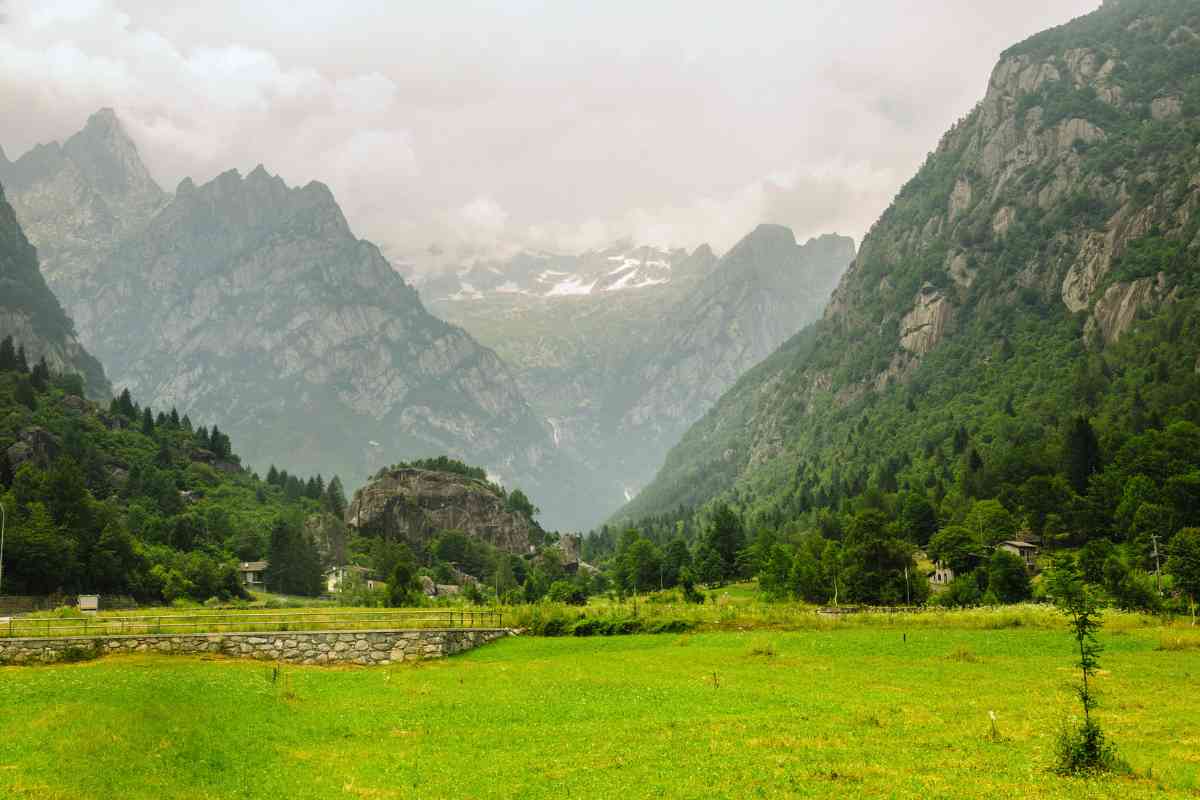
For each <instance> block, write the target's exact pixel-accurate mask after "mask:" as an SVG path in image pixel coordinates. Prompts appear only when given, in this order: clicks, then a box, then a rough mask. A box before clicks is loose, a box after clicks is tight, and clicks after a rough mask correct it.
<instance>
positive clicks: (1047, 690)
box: [0, 627, 1200, 799]
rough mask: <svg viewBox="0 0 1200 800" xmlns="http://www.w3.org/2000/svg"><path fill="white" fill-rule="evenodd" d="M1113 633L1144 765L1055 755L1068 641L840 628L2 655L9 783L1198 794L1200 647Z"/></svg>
mask: <svg viewBox="0 0 1200 800" xmlns="http://www.w3.org/2000/svg"><path fill="white" fill-rule="evenodd" d="M1104 642H1105V644H1106V646H1107V650H1106V652H1105V654H1104V656H1103V667H1104V670H1105V671H1104V673H1103V674H1102V676H1101V678H1100V684H1101V690H1102V692H1103V701H1102V703H1103V704H1102V707H1101V709H1100V712H1099V714H1100V718H1101V720H1102V721H1103V723H1104V725H1105V727H1106V729H1107V730H1108V732H1109V733H1110V735H1111V737H1112V738H1113V739H1114V741H1116V742H1117V744H1118V745H1119V746H1120V748H1121V752H1122V754H1123V755H1124V756H1125V757H1126V759H1127V760H1128V761H1129V762H1130V764H1131V765H1132V767H1133V769H1134V771H1135V774H1134V775H1133V776H1131V777H1123V778H1104V779H1097V780H1090V781H1085V780H1077V779H1066V778H1060V777H1057V776H1055V775H1053V774H1052V773H1051V772H1050V770H1049V765H1050V761H1051V758H1052V751H1053V740H1054V734H1055V731H1056V729H1057V727H1058V726H1059V724H1060V723H1061V722H1062V720H1063V719H1064V717H1065V715H1067V714H1069V713H1070V712H1072V711H1073V710H1074V708H1075V698H1074V696H1073V694H1072V691H1071V688H1070V681H1071V680H1072V679H1073V677H1074V673H1073V671H1072V670H1071V668H1070V665H1071V648H1070V642H1069V640H1068V638H1067V635H1066V634H1065V632H1064V631H1062V630H1057V631H1054V630H1033V629H1008V630H970V629H940V630H938V629H930V628H921V627H917V628H907V629H906V628H904V627H875V628H853V627H849V628H844V629H840V630H837V631H833V632H826V631H802V632H790V633H776V632H762V631H754V632H746V633H736V632H712V633H697V634H684V635H660V636H627V637H611V638H591V639H579V638H561V639H546V638H532V637H519V638H515V639H510V640H506V641H503V642H500V643H498V644H495V645H491V646H488V647H485V648H482V649H480V650H476V651H473V652H471V653H469V654H466V655H464V656H460V657H456V658H453V659H449V660H446V661H442V662H437V663H426V664H421V665H418V666H412V665H405V666H395V667H387V668H367V669H335V668H319V667H314V668H301V667H285V668H283V671H282V674H281V676H279V677H277V678H276V679H275V680H274V681H272V679H271V676H272V670H273V669H274V667H273V666H271V665H264V664H262V663H251V662H241V661H225V660H212V661H205V660H200V659H193V658H189V657H121V658H105V659H101V660H99V661H94V662H90V663H84V664H75V665H61V666H53V667H9V668H0V734H2V735H0V796H4V797H14V798H39V799H40V798H226V797H230V798H331V797H332V798H339V797H346V798H459V797H472V798H476V797H477V798H562V797H588V798H591V797H595V798H610V797H639V798H640V797H672V798H676V797H678V798H734V797H737V798H741V797H748V798H756V797H831V798H832V797H838V798H846V797H881V798H882V797H889V798H890V797H897V798H917V797H920V798H935V797H963V798H973V797H978V798H1001V797H1003V798H1007V797H1064V798H1067V797H1069V798H1080V797H1097V798H1098V797H1121V798H1123V799H1132V798H1143V797H1145V798H1149V797H1164V796H1176V797H1195V796H1197V795H1198V790H1200V693H1198V692H1196V691H1195V687H1196V685H1197V683H1198V681H1200V638H1198V637H1196V636H1194V635H1193V632H1191V631H1188V630H1183V629H1172V630H1170V631H1166V632H1161V631H1153V630H1142V629H1139V630H1132V631H1129V632H1118V633H1116V634H1115V635H1113V634H1110V635H1107V636H1105V637H1104ZM1164 644H1165V649H1164ZM989 711H995V712H996V715H997V718H998V727H999V732H1000V737H1001V738H1000V740H999V741H993V740H992V738H991V736H990V730H991V729H990V722H989V718H988V712H989Z"/></svg>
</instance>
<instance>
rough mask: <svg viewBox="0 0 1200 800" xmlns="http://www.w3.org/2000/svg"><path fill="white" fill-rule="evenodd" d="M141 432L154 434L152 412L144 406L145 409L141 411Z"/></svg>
mask: <svg viewBox="0 0 1200 800" xmlns="http://www.w3.org/2000/svg"><path fill="white" fill-rule="evenodd" d="M142 433H143V434H145V435H146V436H153V435H154V412H153V411H151V410H150V407H149V406H146V410H145V411H144V412H142Z"/></svg>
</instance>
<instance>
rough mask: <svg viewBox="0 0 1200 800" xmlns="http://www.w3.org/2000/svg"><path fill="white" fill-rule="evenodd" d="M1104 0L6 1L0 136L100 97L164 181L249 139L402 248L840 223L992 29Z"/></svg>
mask: <svg viewBox="0 0 1200 800" xmlns="http://www.w3.org/2000/svg"><path fill="white" fill-rule="evenodd" d="M1097 6H1098V0H1005V2H994V0H955V1H953V2H950V1H948V0H940V1H939V0H924V1H923V2H917V1H916V0H858V1H857V2H832V1H831V0H778V1H776V2H764V1H763V0H738V1H737V2H730V0H675V1H673V2H656V0H603V1H602V2H575V1H573V0H548V1H547V2H532V1H531V0H505V2H454V1H453V0H443V1H442V2H432V1H430V2H419V3H418V2H396V0H391V1H386V0H357V1H355V0H346V2H341V3H338V2H329V0H321V2H311V0H286V2H285V1H284V0H255V1H254V2H245V0H205V2H203V3H196V2H188V3H174V2H169V0H0V18H2V21H0V109H3V121H4V124H3V126H2V127H0V146H3V148H4V149H5V151H6V153H7V154H8V156H9V157H10V158H16V157H17V156H18V155H20V154H21V153H23V152H24V151H25V150H26V149H28V147H30V146H31V145H32V144H34V143H36V142H41V141H49V140H52V139H60V140H61V139H63V138H66V137H67V136H69V135H70V134H71V133H73V132H74V131H75V130H77V129H79V128H80V127H81V126H82V125H83V122H84V121H85V119H86V118H87V116H88V114H90V113H91V112H93V111H95V110H96V109H98V108H100V107H102V106H112V107H113V108H115V109H116V110H117V112H118V114H119V115H120V116H121V117H122V119H123V120H124V122H125V124H126V126H127V128H128V129H129V130H130V132H131V134H132V135H133V137H134V138H135V140H136V141H137V142H138V144H139V147H140V148H141V150H142V154H143V157H144V158H145V160H146V161H147V163H148V164H149V166H150V169H151V171H152V172H153V173H154V175H155V177H156V178H158V179H159V181H160V182H161V183H162V184H163V185H164V188H166V189H168V190H173V189H174V187H175V185H176V183H177V182H178V181H179V180H180V179H181V178H183V177H184V176H192V177H194V178H195V179H196V180H197V181H203V180H207V179H209V178H211V177H213V176H214V175H216V174H217V173H219V172H222V171H224V170H226V169H228V168H230V167H236V168H239V169H241V170H242V171H243V173H244V172H246V171H248V170H249V169H251V168H253V167H254V165H256V164H258V163H259V162H262V163H263V164H265V165H266V167H267V169H268V170H270V171H271V172H273V173H279V174H281V175H282V176H283V177H284V179H285V180H287V181H288V182H289V183H293V184H302V183H306V182H307V181H309V180H313V179H317V180H322V181H325V182H326V183H328V184H330V185H331V186H332V188H333V190H334V192H335V193H336V195H337V197H338V199H339V201H340V203H341V204H342V207H343V208H344V210H345V211H346V214H347V216H348V217H349V219H350V221H351V224H352V225H353V226H354V228H355V230H356V232H357V233H358V234H359V235H360V236H363V237H365V238H369V239H372V240H374V241H376V242H378V243H379V244H381V245H382V246H384V248H385V250H386V251H387V252H388V253H389V255H391V256H392V257H393V259H394V260H396V261H405V260H408V259H410V258H411V257H413V255H414V254H419V253H423V252H425V251H427V250H428V249H429V248H430V246H431V245H434V244H437V245H439V247H441V248H442V249H443V250H445V251H447V252H448V253H449V254H451V255H463V254H466V253H469V252H477V253H494V252H495V251H497V250H502V249H510V248H514V247H527V246H533V247H545V248H549V249H558V250H567V251H575V250H580V249H583V248H586V247H593V246H603V245H606V244H608V243H610V242H612V241H613V240H615V239H618V238H622V237H628V238H632V239H633V240H635V241H636V242H638V243H647V244H659V245H668V246H686V247H692V246H694V245H697V244H699V243H701V242H709V243H711V244H712V245H713V246H714V247H715V248H717V249H718V250H719V251H720V250H724V249H726V248H728V247H729V246H730V245H732V244H733V243H734V242H735V241H736V240H737V239H738V238H740V237H741V236H742V235H743V234H745V233H747V232H749V230H750V229H751V228H753V227H754V226H755V225H756V224H758V223H760V222H779V223H783V224H787V225H790V226H792V228H793V229H794V230H795V231H796V234H797V236H798V237H801V238H805V237H808V236H811V235H816V234H819V233H824V232H832V231H837V232H840V233H845V234H849V235H852V236H854V237H855V239H856V240H857V239H859V238H861V236H862V234H863V233H864V232H865V230H866V229H867V228H868V227H869V226H870V224H871V223H872V222H873V221H874V220H875V218H876V217H877V216H878V215H879V213H880V212H881V211H882V210H883V209H884V208H885V207H886V205H887V204H888V202H889V201H890V200H891V198H892V196H893V195H894V194H895V192H896V191H897V190H898V189H899V187H900V186H901V184H902V183H903V182H904V181H905V180H906V179H907V178H908V177H909V176H911V174H912V173H913V172H914V170H915V169H916V167H917V166H918V165H919V164H920V162H921V160H922V159H923V158H924V157H925V154H926V153H927V152H928V151H929V150H931V149H933V147H934V146H935V144H936V142H937V139H938V137H939V136H940V135H941V133H942V132H943V131H944V130H945V129H946V128H947V127H949V126H950V125H951V124H952V123H953V122H954V120H955V119H957V118H958V117H960V116H962V115H963V114H965V113H966V112H968V111H969V110H970V109H971V107H972V106H973V105H974V103H975V102H976V101H977V100H978V99H979V98H980V97H981V96H982V94H983V92H984V90H985V88H986V86H987V78H988V75H989V73H990V71H991V68H992V66H993V65H994V63H995V61H996V58H997V56H998V55H999V53H1000V51H1001V50H1003V49H1004V48H1005V47H1007V46H1009V45H1011V44H1014V43H1016V42H1017V41H1019V40H1020V39H1022V38H1024V37H1025V36H1028V35H1030V34H1032V33H1035V32H1037V31H1039V30H1041V29H1044V28H1047V27H1050V26H1052V25H1056V24H1060V23H1063V22H1066V21H1067V20H1069V19H1071V18H1072V17H1075V16H1078V15H1079V14H1082V13H1086V12H1088V11H1090V10H1092V9H1094V8H1095V7H1097Z"/></svg>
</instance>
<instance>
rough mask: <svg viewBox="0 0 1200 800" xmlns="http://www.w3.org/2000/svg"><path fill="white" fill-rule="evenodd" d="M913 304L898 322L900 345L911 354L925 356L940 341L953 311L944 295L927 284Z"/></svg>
mask: <svg viewBox="0 0 1200 800" xmlns="http://www.w3.org/2000/svg"><path fill="white" fill-rule="evenodd" d="M915 303H916V304H915V305H914V306H913V308H912V310H911V311H909V312H908V313H907V314H905V315H904V319H903V320H901V322H900V345H901V346H902V347H903V348H904V349H905V350H908V351H909V352H911V353H916V354H917V355H925V354H926V353H928V352H929V351H930V350H932V349H933V348H934V347H936V346H937V343H938V342H940V341H941V340H942V337H943V336H944V335H945V333H946V325H947V323H949V322H950V318H951V316H953V313H954V309H953V307H952V306H951V305H950V301H949V300H947V299H946V297H945V295H943V294H942V293H941V292H939V291H938V290H937V289H935V288H934V287H933V286H931V285H929V284H926V285H925V287H924V288H923V289H922V290H921V293H920V294H918V295H917V298H916V301H915Z"/></svg>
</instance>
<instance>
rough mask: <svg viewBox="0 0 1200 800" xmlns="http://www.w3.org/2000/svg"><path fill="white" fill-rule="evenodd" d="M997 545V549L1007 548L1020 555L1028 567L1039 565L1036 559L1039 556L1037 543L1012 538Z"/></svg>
mask: <svg viewBox="0 0 1200 800" xmlns="http://www.w3.org/2000/svg"><path fill="white" fill-rule="evenodd" d="M996 547H997V549H1000V550H1007V551H1008V552H1010V553H1012V554H1013V555H1017V556H1020V557H1021V560H1022V561H1024V562H1025V568H1026V569H1029V570H1032V569H1034V567H1036V566H1037V562H1036V560H1035V559H1036V558H1037V553H1038V546H1037V545H1036V544H1030V543H1029V542H1020V541H1017V540H1016V539H1012V540H1010V541H1007V542H1001V543H1000V544H998V545H996Z"/></svg>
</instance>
